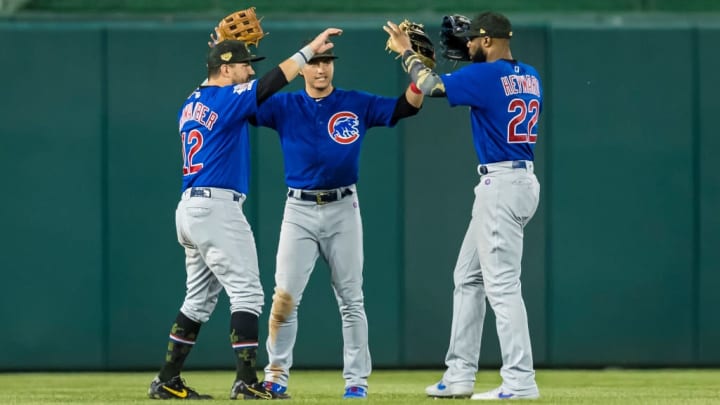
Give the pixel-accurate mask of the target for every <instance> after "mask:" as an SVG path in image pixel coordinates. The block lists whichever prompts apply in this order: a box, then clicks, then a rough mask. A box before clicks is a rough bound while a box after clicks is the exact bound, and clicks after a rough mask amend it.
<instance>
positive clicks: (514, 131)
mask: <svg viewBox="0 0 720 405" xmlns="http://www.w3.org/2000/svg"><path fill="white" fill-rule="evenodd" d="M508 112H514V113H515V115H514V116H513V117H512V119H511V120H510V122H508V128H507V141H508V143H535V141H537V130H536V129H535V127H536V126H537V122H538V118H539V113H540V102H539V101H538V100H537V99H532V100H530V101H529V102H528V103H525V100H523V99H521V98H516V99H513V100H512V101H510V104H508ZM528 116H529V120H528V121H527V126H526V125H524V124H525V118H527V117H528ZM533 130H535V133H533Z"/></svg>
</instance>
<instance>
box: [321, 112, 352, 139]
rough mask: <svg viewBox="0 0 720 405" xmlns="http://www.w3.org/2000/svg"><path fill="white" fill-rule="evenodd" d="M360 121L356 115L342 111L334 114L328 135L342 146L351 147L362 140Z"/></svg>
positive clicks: (330, 121) (329, 122) (329, 124)
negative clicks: (359, 139)
mask: <svg viewBox="0 0 720 405" xmlns="http://www.w3.org/2000/svg"><path fill="white" fill-rule="evenodd" d="M358 125H360V121H359V120H358V116H357V115H355V113H352V112H350V111H341V112H338V113H335V114H333V116H332V117H330V120H329V121H328V135H330V138H332V140H333V141H335V142H337V143H339V144H341V145H349V144H351V143H353V142H355V141H357V140H358V138H360V132H359V131H358Z"/></svg>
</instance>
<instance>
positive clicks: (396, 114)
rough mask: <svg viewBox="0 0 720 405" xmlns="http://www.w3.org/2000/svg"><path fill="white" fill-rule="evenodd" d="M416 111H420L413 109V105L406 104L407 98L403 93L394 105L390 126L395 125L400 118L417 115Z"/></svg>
mask: <svg viewBox="0 0 720 405" xmlns="http://www.w3.org/2000/svg"><path fill="white" fill-rule="evenodd" d="M418 111H420V109H419V108H417V107H413V105H412V104H410V103H409V102H408V100H407V98H405V93H403V95H402V96H400V97H398V100H397V103H395V111H393V115H392V124H393V125H395V124H396V123H397V122H398V121H399V120H400V119H402V118H406V117H412V116H413V115H415V114H417V113H418Z"/></svg>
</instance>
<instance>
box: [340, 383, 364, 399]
mask: <svg viewBox="0 0 720 405" xmlns="http://www.w3.org/2000/svg"><path fill="white" fill-rule="evenodd" d="M367 395H368V394H367V390H366V389H365V388H363V387H359V386H357V385H352V386H350V387H347V388H345V394H344V395H343V398H345V399H352V398H367Z"/></svg>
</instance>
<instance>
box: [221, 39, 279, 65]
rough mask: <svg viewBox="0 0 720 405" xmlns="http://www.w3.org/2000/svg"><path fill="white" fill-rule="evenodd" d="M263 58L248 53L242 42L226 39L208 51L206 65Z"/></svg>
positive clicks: (252, 60)
mask: <svg viewBox="0 0 720 405" xmlns="http://www.w3.org/2000/svg"><path fill="white" fill-rule="evenodd" d="M263 59H265V57H264V56H257V55H253V54H251V53H250V50H249V49H248V48H247V46H246V45H245V43H244V42H242V41H237V40H234V39H226V40H224V41H222V42H219V43H217V44H215V46H214V47H212V48H211V49H210V52H208V58H207V65H208V67H217V66H220V65H224V64H228V63H249V62H257V61H259V60H263Z"/></svg>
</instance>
